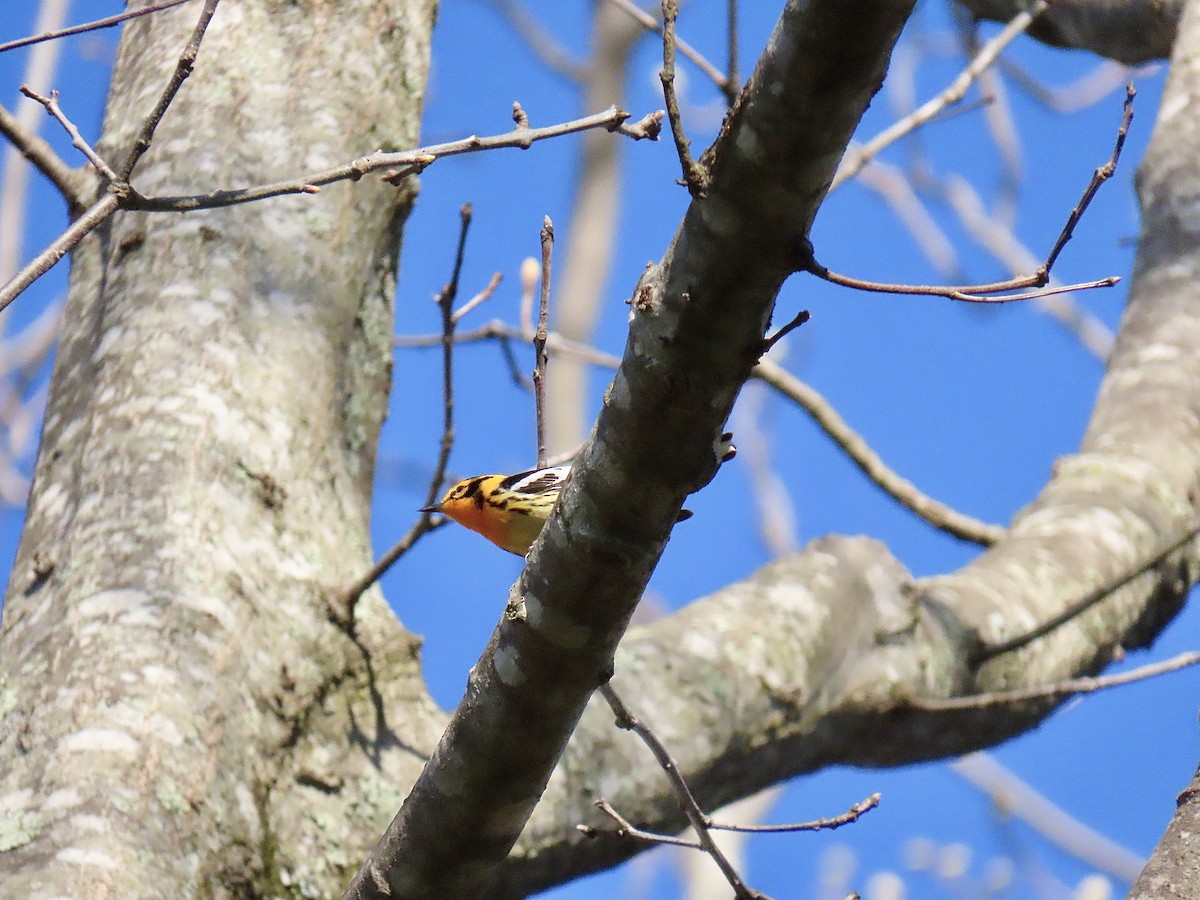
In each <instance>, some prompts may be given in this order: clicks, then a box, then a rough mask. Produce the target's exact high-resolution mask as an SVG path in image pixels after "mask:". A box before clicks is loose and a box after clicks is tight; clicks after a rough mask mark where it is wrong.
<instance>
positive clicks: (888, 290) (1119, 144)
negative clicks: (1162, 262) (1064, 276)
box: [798, 0, 1136, 303]
mask: <svg viewBox="0 0 1200 900" xmlns="http://www.w3.org/2000/svg"><path fill="white" fill-rule="evenodd" d="M1043 2H1044V0H1043ZM1135 94H1136V92H1135V91H1134V89H1133V85H1132V84H1130V85H1128V86H1127V87H1126V92H1125V104H1124V109H1123V112H1122V116H1121V125H1120V127H1119V128H1118V129H1117V138H1116V142H1115V144H1114V145H1113V152H1112V155H1111V156H1110V157H1109V159H1108V162H1106V163H1105V164H1104V165H1102V166H1100V167H1099V168H1097V169H1096V170H1095V171H1094V172H1093V173H1092V177H1091V180H1090V181H1089V182H1088V184H1087V187H1085V188H1084V190H1083V195H1082V196H1081V197H1080V198H1079V202H1078V203H1077V204H1076V205H1075V207H1074V208H1073V209H1072V210H1071V213H1070V215H1068V216H1067V221H1066V223H1065V224H1064V225H1063V227H1062V230H1061V231H1060V232H1059V235H1058V239H1057V240H1056V241H1055V242H1054V246H1053V247H1052V248H1051V249H1050V252H1049V254H1047V256H1046V259H1045V261H1044V262H1043V263H1042V264H1041V265H1040V266H1038V268H1037V270H1036V271H1035V272H1033V274H1031V275H1021V276H1017V277H1015V278H1010V279H1008V280H1006V281H997V282H992V283H991V284H977V285H958V286H946V285H911V284H889V283H884V282H875V281H864V280H862V279H858V278H851V277H849V276H846V275H839V274H838V273H836V272H831V271H830V270H829V269H827V268H825V266H823V265H821V264H820V263H819V262H817V260H816V258H815V257H814V255H813V248H812V245H811V244H810V243H808V242H807V241H805V242H804V243H803V244H802V245H801V247H800V248H799V254H798V256H799V260H798V269H799V270H800V271H806V272H810V273H812V274H813V275H816V276H817V277H818V278H821V279H823V280H825V281H829V282H831V283H833V284H840V285H842V286H844V287H852V288H856V289H858V290H863V291H873V292H877V293H885V294H923V295H928V296H935V297H948V298H949V299H951V300H962V301H966V302H969V303H1008V302H1010V301H1014V300H1029V299H1032V298H1035V297H1048V296H1051V295H1053V294H1062V293H1068V292H1070V291H1075V290H1087V289H1090V288H1097V287H1112V286H1113V285H1114V284H1116V283H1117V282H1118V281H1120V279H1119V278H1117V277H1116V276H1110V277H1108V278H1101V279H1098V280H1097V281H1090V282H1085V283H1082V284H1075V285H1067V286H1054V287H1043V285H1046V284H1047V283H1049V281H1050V270H1051V269H1052V268H1053V267H1054V263H1055V262H1056V261H1057V260H1058V257H1059V254H1061V253H1062V251H1063V248H1064V247H1065V246H1066V245H1067V242H1068V241H1070V240H1071V237H1072V235H1074V233H1075V226H1076V225H1077V224H1078V223H1079V220H1080V219H1081V218H1082V217H1083V214H1084V212H1086V211H1087V208H1088V206H1089V205H1090V204H1091V202H1092V200H1093V199H1094V198H1095V196H1096V192H1097V191H1098V190H1099V189H1100V186H1101V185H1102V184H1104V182H1105V181H1107V180H1108V179H1109V178H1111V177H1112V175H1113V172H1115V171H1116V168H1117V162H1118V161H1119V160H1120V158H1121V150H1122V149H1123V148H1124V146H1125V137H1126V135H1127V134H1128V133H1129V124H1130V122H1131V121H1132V120H1133V98H1134V96H1135ZM1030 287H1032V288H1036V290H1032V291H1027V292H1025V293H1021V294H1001V295H999V296H983V295H987V294H998V292H1000V291H1011V290H1021V289H1023V288H1030Z"/></svg>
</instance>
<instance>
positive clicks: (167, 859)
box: [0, 0, 440, 898]
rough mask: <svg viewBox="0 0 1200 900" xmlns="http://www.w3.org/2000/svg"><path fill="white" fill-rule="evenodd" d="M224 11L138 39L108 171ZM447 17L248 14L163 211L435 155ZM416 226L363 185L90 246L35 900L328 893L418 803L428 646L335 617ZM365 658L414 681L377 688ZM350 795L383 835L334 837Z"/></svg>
mask: <svg viewBox="0 0 1200 900" xmlns="http://www.w3.org/2000/svg"><path fill="white" fill-rule="evenodd" d="M196 8H197V7H196V4H190V5H186V6H182V7H179V8H178V9H175V10H172V11H169V12H166V13H160V14H158V15H154V16H148V17H144V18H141V19H138V20H136V21H134V22H131V23H129V24H128V25H126V26H125V33H124V36H123V39H122V41H121V45H120V51H119V55H118V59H117V63H116V69H115V71H114V73H113V80H112V88H111V94H110V100H109V105H108V113H107V116H106V119H105V124H104V137H103V140H102V141H101V142H100V144H99V150H100V152H101V153H102V154H103V155H105V156H106V157H107V158H108V159H110V160H112V161H114V162H117V161H119V160H120V159H121V158H122V157H123V155H124V154H125V153H126V152H128V148H129V146H130V144H131V141H132V139H133V137H134V135H135V134H136V132H137V129H138V127H139V126H140V124H141V121H142V119H143V117H144V116H145V115H146V114H147V113H148V112H149V111H150V110H151V109H152V108H153V106H154V103H155V102H156V101H157V99H158V97H159V94H160V93H161V91H162V89H163V86H164V85H165V84H166V81H167V78H168V76H169V75H170V73H171V71H172V70H173V68H174V65H175V60H176V58H177V57H178V55H179V53H180V51H181V50H182V49H183V46H184V44H185V42H186V40H187V38H188V36H189V34H190V32H191V30H192V27H193V25H194V23H195V21H196V14H197V13H196ZM433 12H434V4H433V2H431V0H411V2H406V3H397V2H391V0H387V2H385V0H353V2H329V0H324V2H316V3H307V4H282V5H281V4H278V3H271V2H263V0H240V2H236V3H226V4H223V5H221V6H220V7H218V9H217V12H216V15H215V16H214V18H213V21H212V23H211V25H210V27H209V30H208V33H207V35H206V37H205V39H204V43H203V45H202V49H201V52H200V56H199V59H198V61H197V63H196V67H195V71H194V73H193V74H192V76H191V78H190V79H189V80H188V81H187V82H186V83H185V85H184V87H183V89H182V91H181V92H180V94H179V96H178V97H177V98H176V100H175V103H174V104H173V105H172V106H171V108H170V109H169V111H168V112H167V114H166V117H165V119H164V120H163V122H162V124H161V126H160V128H159V131H158V134H157V136H156V138H155V140H154V143H153V145H152V148H151V150H150V152H149V154H148V155H147V156H146V157H145V158H144V159H143V160H142V162H141V164H140V165H139V167H138V168H137V169H136V170H135V172H134V175H133V181H134V185H135V187H136V188H138V189H139V190H140V191H141V192H142V193H189V192H199V191H203V190H208V189H211V188H225V187H232V186H241V185H249V184H254V183H259V182H263V181H270V180H274V179H277V178H280V177H282V176H284V175H291V174H299V173H301V172H304V171H310V170H312V169H313V168H314V167H316V168H319V167H322V166H329V165H333V164H335V163H341V162H346V161H348V160H350V159H353V158H355V157H356V156H360V155H363V154H365V153H368V152H371V151H372V150H375V149H377V148H378V147H381V146H387V147H409V146H413V145H415V142H416V138H417V134H418V125H419V115H420V110H421V99H422V92H423V89H424V84H425V78H426V71H427V68H428V63H429V38H430V31H431V28H432V18H433ZM300 148H302V149H300ZM298 150H299V151H300V152H297V151H298ZM411 199H412V195H411V191H406V190H400V191H397V190H396V189H394V188H391V187H389V186H387V185H384V184H381V183H380V182H378V180H364V181H363V182H361V183H359V184H356V185H345V184H344V185H336V186H332V187H330V188H327V189H326V190H325V191H323V192H322V193H321V194H320V195H319V196H318V197H307V196H305V197H290V198H283V199H274V200H270V201H267V202H265V203H257V204H251V205H247V206H240V207H235V208H229V209H221V210H214V211H207V212H195V213H189V214H187V215H184V216H180V215H178V214H166V213H164V214H141V213H122V214H118V215H117V216H115V217H114V218H113V219H112V220H111V221H110V222H109V223H107V225H106V226H105V227H104V228H103V229H102V230H100V231H99V232H97V233H96V234H94V235H93V236H91V237H90V238H88V239H87V240H86V241H85V242H84V243H83V244H82V245H81V246H80V247H79V249H78V250H77V251H76V253H75V255H74V257H73V260H72V270H71V290H70V297H69V301H68V305H67V309H66V312H65V317H64V330H63V335H62V339H61V343H60V346H59V349H58V356H57V360H56V363H55V368H54V373H53V379H52V387H51V396H50V400H49V406H48V411H47V414H46V421H45V426H44V432H43V436H42V445H41V451H40V454H39V457H38V464H37V469H36V475H35V484H34V487H33V491H32V495H31V497H30V501H29V509H28V514H27V520H26V523H25V529H24V532H23V534H22V537H21V543H20V549H19V552H18V555H17V559H16V562H15V564H14V567H13V570H12V575H11V580H10V583H9V586H8V591H7V594H6V597H5V605H4V627H3V635H2V637H0V685H2V686H3V687H2V689H0V697H2V698H3V700H0V705H2V707H3V710H2V711H3V723H4V724H3V728H2V729H0V758H2V759H4V760H6V763H5V765H4V766H3V767H2V768H3V772H2V773H0V779H2V787H0V795H2V796H4V797H5V805H4V816H5V823H6V825H7V828H6V829H4V833H5V834H6V839H5V847H4V849H5V850H6V851H7V852H5V853H4V854H3V855H0V870H2V871H3V874H2V876H0V881H2V882H3V884H4V893H5V894H6V895H7V896H13V897H30V898H33V897H50V896H68V895H75V896H88V897H95V896H101V895H103V894H107V895H108V896H116V897H164V896H180V897H182V896H200V895H209V896H232V895H239V896H244V895H248V894H261V895H267V894H271V893H277V892H280V891H281V889H282V885H283V883H284V879H285V873H290V872H298V873H300V874H299V875H295V876H293V875H286V877H287V878H294V879H295V880H296V881H299V882H305V879H309V878H312V877H320V878H323V879H324V880H323V881H322V882H321V886H320V890H321V892H325V893H327V892H329V890H330V886H331V879H332V883H333V884H336V883H338V882H343V883H344V879H345V878H346V877H347V876H346V875H345V874H344V873H342V872H341V871H340V868H342V867H345V866H347V865H350V864H352V863H353V862H355V861H356V857H358V856H360V855H361V854H362V853H363V852H364V851H365V847H366V846H368V845H369V841H370V840H372V839H373V833H377V832H378V829H380V828H381V827H382V825H383V824H384V823H386V821H387V817H388V816H390V815H391V813H392V812H394V810H395V805H396V804H397V803H398V797H397V796H395V795H394V794H393V792H394V791H396V790H399V789H398V788H394V787H391V785H393V784H397V783H398V784H406V783H408V782H411V780H412V778H413V777H415V774H416V771H417V769H418V768H419V766H420V763H421V755H422V754H421V753H420V752H419V751H418V750H417V749H415V748H428V747H430V746H432V743H433V742H434V740H436V737H437V734H438V733H439V732H440V717H439V716H437V715H435V710H434V707H433V704H432V703H431V702H429V700H428V699H427V697H426V694H425V690H424V687H423V686H422V683H421V680H420V674H419V672H418V665H417V643H416V641H415V640H414V639H413V638H411V637H410V636H407V635H406V633H405V632H404V631H403V630H402V629H401V628H400V627H399V626H398V624H397V622H396V620H395V618H394V617H393V616H392V615H391V613H390V612H388V611H387V609H386V607H385V606H384V604H383V603H382V601H381V599H380V597H379V595H378V592H375V593H374V594H372V595H371V596H370V597H369V598H368V599H367V600H365V601H364V603H363V604H362V606H360V610H362V613H361V616H362V622H361V627H360V630H359V645H358V646H356V645H355V643H353V642H351V641H350V640H348V639H347V638H345V636H343V635H341V633H340V632H338V631H337V629H336V628H335V627H334V626H333V625H331V624H330V622H329V621H328V619H327V617H326V615H325V612H324V610H325V601H326V598H327V596H328V595H329V592H330V591H331V590H335V589H336V588H337V587H339V586H340V585H343V584H345V583H347V582H348V581H350V580H351V579H352V578H354V577H355V576H357V575H359V574H360V573H361V572H362V571H364V570H365V569H366V568H367V567H368V566H369V565H370V563H371V547H370V541H369V538H368V533H367V523H368V517H369V499H370V492H371V487H372V476H373V466H374V457H375V443H376V438H377V435H378V431H379V427H380V424H381V422H382V420H383V416H384V413H385V410H386V403H387V393H388V388H389V382H390V371H391V337H392V301H393V291H394V285H395V279H396V260H397V251H398V246H399V237H400V228H401V225H402V223H403V220H404V217H405V215H406V213H407V211H408V208H409V206H410V203H411ZM365 655H368V656H369V657H370V659H371V660H372V662H373V664H374V665H376V666H380V667H386V668H387V669H388V670H389V673H390V678H389V680H388V681H387V683H386V684H385V685H383V686H381V687H379V690H378V691H374V690H372V687H373V686H372V685H371V682H370V671H369V670H368V669H366V668H364V666H363V659H364V656H365ZM335 686H336V687H337V689H338V692H339V699H340V701H341V703H340V704H339V706H338V707H337V708H336V709H334V708H333V707H332V706H329V705H327V704H326V703H325V699H326V698H327V696H328V695H329V693H330V691H331V689H332V688H333V687H335ZM400 709H403V710H404V712H403V715H399V714H397V712H396V711H397V710H400ZM383 711H386V712H387V713H388V715H389V717H390V718H389V719H388V720H387V721H385V720H384V719H383V718H382V715H378V713H382V712H383ZM390 726H394V728H395V730H392V728H391V727H390ZM355 727H357V729H358V730H357V731H355V730H354V728H355ZM347 734H350V735H351V736H352V742H351V743H347V740H346V736H347ZM334 736H336V740H335V741H332V742H331V739H332V738H334ZM327 779H328V780H327ZM333 781H337V782H339V783H340V784H341V788H340V789H339V790H338V791H337V792H332V791H331V790H330V787H329V786H330V784H331V783H333ZM381 784H386V785H387V786H386V787H384V786H381ZM334 793H336V794H337V796H334ZM351 797H354V798H357V803H358V805H357V807H356V812H355V814H354V815H353V816H350V817H348V818H347V817H346V816H345V815H344V814H340V815H336V816H333V817H332V818H330V817H329V816H330V807H331V805H335V804H336V806H337V807H338V808H340V809H341V810H342V811H343V813H344V811H345V809H346V804H347V801H349V802H351V803H353V802H355V801H354V800H351ZM301 807H302V808H303V810H304V813H303V814H300V813H299V812H298V810H299V809H300V808H301ZM380 810H382V811H380ZM372 816H376V817H377V821H372ZM356 829H357V841H358V843H357V844H356V843H355V838H349V837H348V835H349V834H353V833H355V830H356ZM339 860H340V862H339ZM310 872H312V873H315V874H313V875H310V874H309V873H310ZM331 873H332V874H331ZM305 883H307V882H305Z"/></svg>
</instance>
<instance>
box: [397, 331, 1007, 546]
mask: <svg viewBox="0 0 1200 900" xmlns="http://www.w3.org/2000/svg"><path fill="white" fill-rule="evenodd" d="M524 339H528V337H527V332H526V331H525V330H524V329H522V328H517V327H514V326H512V325H508V324H506V323H504V322H501V321H492V322H488V323H487V324H486V325H483V326H481V327H479V328H476V329H474V330H473V331H464V332H461V333H460V334H458V335H457V336H456V338H455V340H456V341H457V342H458V343H461V344H470V343H478V342H480V341H491V340H494V341H499V342H501V346H502V347H503V346H506V345H507V342H508V341H511V340H524ZM440 342H441V336H440V335H416V336H411V337H410V336H400V337H396V338H394V339H393V343H394V345H395V346H397V347H434V346H438V345H439V344H440ZM546 348H547V349H548V350H549V351H550V352H551V353H556V354H563V355H569V356H573V357H575V358H576V359H582V360H584V361H585V362H588V363H591V364H592V365H597V366H604V367H605V368H608V369H615V368H617V366H618V365H620V363H621V361H620V359H619V358H617V357H616V356H613V355H612V354H610V353H604V352H602V351H600V350H597V349H595V348H594V347H589V346H588V345H586V344H581V343H578V342H577V341H570V340H567V339H566V338H564V337H563V336H562V335H560V334H558V333H556V332H553V331H552V332H549V333H548V334H547V335H546ZM751 377H752V378H757V379H759V380H760V381H764V382H766V383H767V384H769V385H770V386H771V387H773V388H775V390H777V391H779V393H781V394H783V396H784V397H786V398H787V399H789V400H791V401H792V402H793V403H795V404H796V405H797V406H799V407H800V408H801V409H803V410H804V411H805V412H806V413H808V414H809V415H810V416H812V418H813V421H815V422H816V423H817V425H818V426H819V427H820V428H821V429H822V430H823V431H824V432H825V433H826V434H828V435H829V436H830V437H831V438H832V439H833V441H834V442H835V443H836V444H837V445H838V446H839V447H840V448H841V449H842V450H843V451H844V452H845V453H846V455H847V456H849V457H850V459H851V461H852V462H853V463H854V464H855V465H857V466H858V468H859V469H860V470H861V471H862V473H863V474H864V475H866V476H867V477H868V478H869V479H870V480H871V481H872V482H873V483H874V484H875V485H876V486H877V487H879V488H880V489H881V490H883V491H884V492H885V493H887V494H889V495H890V496H891V497H892V498H893V499H895V500H896V501H897V502H898V503H900V505H901V506H903V507H904V508H905V509H907V510H909V511H910V512H912V513H914V514H915V515H917V516H918V517H919V518H921V519H922V520H924V521H925V522H927V523H928V524H930V525H932V526H933V527H934V528H937V529H938V530H940V531H945V532H946V533H947V534H950V535H952V536H954V537H956V538H959V539H961V540H964V541H970V542H971V543H974V544H981V545H983V546H990V545H991V544H994V543H996V541H998V540H1000V538H1002V537H1003V536H1004V529H1003V528H1002V527H1000V526H999V525H992V524H989V523H987V522H982V521H980V520H979V519H976V518H973V517H972V516H968V515H964V514H963V513H960V512H958V511H957V510H954V509H951V508H950V507H949V506H947V505H946V504H944V503H942V502H940V501H938V500H935V499H933V498H932V497H930V496H928V495H926V494H924V493H922V492H921V491H920V490H918V488H917V487H916V486H915V485H914V484H913V483H912V482H910V481H908V480H907V479H905V478H903V477H902V476H900V475H899V474H897V473H896V472H895V471H893V470H892V469H890V468H889V467H888V465H887V464H886V463H885V462H884V461H883V460H882V459H881V458H880V457H879V455H878V454H877V453H876V452H875V451H874V450H872V449H871V447H870V445H869V444H868V443H867V442H866V440H865V439H864V438H863V437H862V435H860V434H858V433H857V432H856V431H854V429H852V428H851V427H850V426H849V425H847V424H846V421H845V420H844V419H843V418H842V417H841V416H840V415H838V412H837V410H835V409H834V408H833V406H832V405H831V404H830V403H829V401H828V400H826V399H825V398H824V397H822V396H821V395H820V394H819V393H818V392H817V391H816V390H814V389H813V388H812V387H811V386H810V385H808V384H806V383H804V382H803V381H801V380H800V379H799V378H797V377H796V376H795V375H793V374H792V373H791V372H788V371H787V370H786V369H784V368H783V367H782V366H780V365H778V364H776V363H774V362H772V361H771V360H766V359H764V360H761V361H760V362H759V363H758V365H757V366H755V368H754V371H753V372H752V373H751Z"/></svg>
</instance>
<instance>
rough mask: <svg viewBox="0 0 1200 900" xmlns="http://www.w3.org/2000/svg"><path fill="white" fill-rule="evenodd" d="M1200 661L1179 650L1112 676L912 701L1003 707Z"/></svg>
mask: <svg viewBox="0 0 1200 900" xmlns="http://www.w3.org/2000/svg"><path fill="white" fill-rule="evenodd" d="M1198 663H1200V651H1195V650H1193V651H1191V652H1189V653H1181V654H1179V655H1178V656H1173V657H1171V658H1170V659H1166V660H1163V661H1162V662H1156V663H1150V664H1148V665H1145V666H1139V667H1138V668H1136V669H1130V670H1129V671H1128V672H1118V673H1117V674H1115V675H1099V676H1094V677H1091V678H1067V679H1064V680H1063V681H1056V682H1055V683H1054V684H1046V685H1042V686H1040V687H1031V688H1021V689H1020V690H1014V691H989V692H987V693H983V694H969V695H967V696H965V697H943V698H939V697H916V698H914V699H913V700H912V701H911V704H912V705H913V706H914V707H916V708H917V709H922V710H927V711H929V712H944V711H947V710H957V709H991V708H992V707H994V706H1006V705H1008V704H1010V703H1028V702H1030V701H1032V700H1052V699H1055V698H1058V697H1069V696H1071V695H1072V694H1093V693H1095V692H1096V691H1103V690H1107V689H1108V688H1114V687H1120V686H1122V685H1126V684H1133V683H1134V682H1137V681H1145V680H1146V679H1147V678H1155V677H1157V676H1159V675H1166V674H1168V673H1170V672H1178V671H1179V670H1180V669H1186V668H1188V667H1190V666H1194V665H1196V664H1198Z"/></svg>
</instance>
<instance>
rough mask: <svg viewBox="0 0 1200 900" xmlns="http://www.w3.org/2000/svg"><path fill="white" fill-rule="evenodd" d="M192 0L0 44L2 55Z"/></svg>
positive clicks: (177, 0)
mask: <svg viewBox="0 0 1200 900" xmlns="http://www.w3.org/2000/svg"><path fill="white" fill-rule="evenodd" d="M190 2H191V0H165V2H162V3H152V4H150V5H149V6H143V7H142V8H140V9H133V10H129V11H128V12H123V13H119V14H118V15H115V16H108V17H106V18H103V19H95V20H93V21H91V22H84V23H83V24H82V25H72V26H71V27H70V28H60V29H58V30H57V31H47V32H45V33H44V34H35V35H31V36H29V37H23V38H18V39H17V40H15V41H6V42H5V43H3V44H0V53H3V52H5V51H6V50H16V49H18V48H20V47H28V46H29V45H30V44H40V43H41V42H42V41H53V40H55V39H57V38H63V37H68V36H70V35H72V34H83V33H84V32H86V31H99V30H100V29H101V28H111V27H112V26H113V25H118V24H120V23H121V22H124V21H126V20H127V19H136V18H138V17H139V16H148V15H150V14H151V13H156V12H161V11H162V10H164V9H170V8H171V7H172V6H180V5H181V4H184V3H190Z"/></svg>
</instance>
